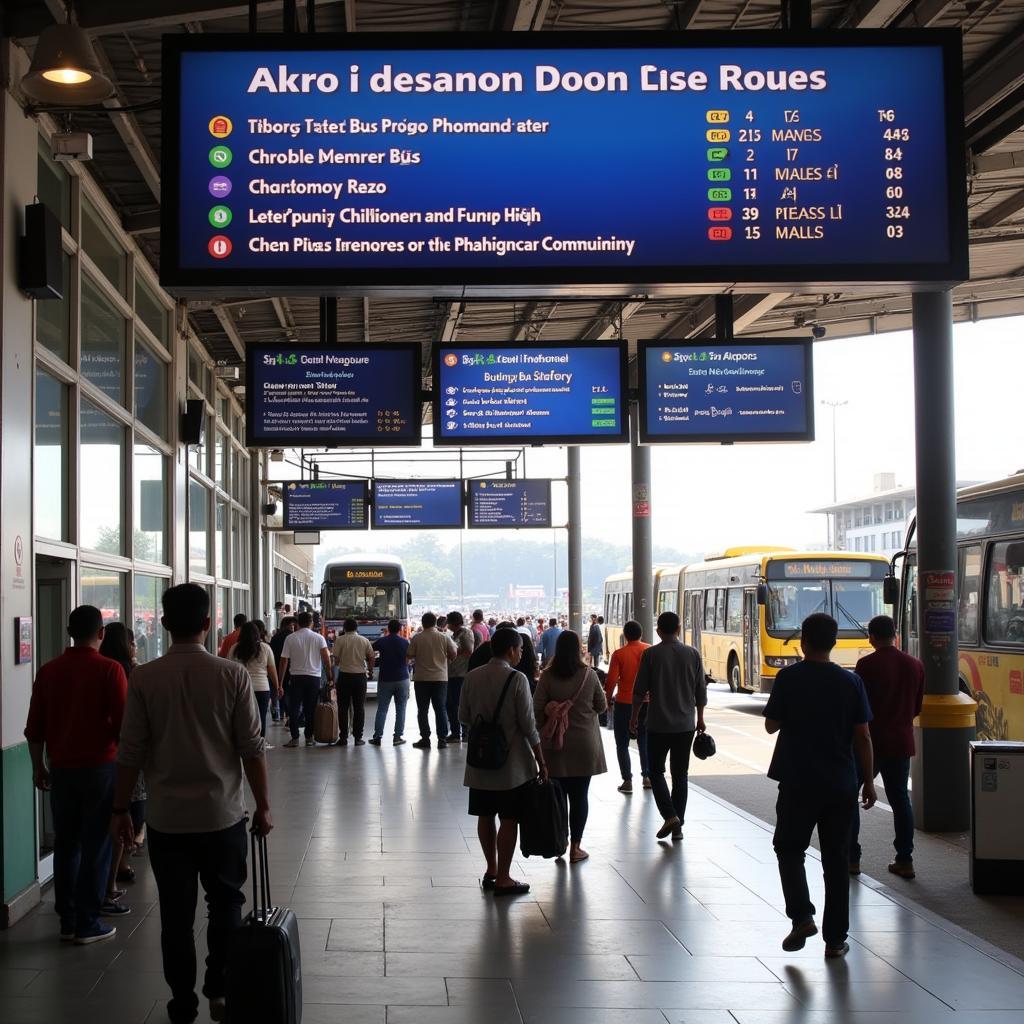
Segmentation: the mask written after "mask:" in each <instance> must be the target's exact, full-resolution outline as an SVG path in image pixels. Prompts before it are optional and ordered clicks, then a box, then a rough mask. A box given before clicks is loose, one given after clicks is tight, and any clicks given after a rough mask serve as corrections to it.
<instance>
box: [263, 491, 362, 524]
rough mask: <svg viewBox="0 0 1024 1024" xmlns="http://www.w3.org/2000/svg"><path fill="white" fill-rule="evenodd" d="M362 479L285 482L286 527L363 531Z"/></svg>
mask: <svg viewBox="0 0 1024 1024" xmlns="http://www.w3.org/2000/svg"><path fill="white" fill-rule="evenodd" d="M367 494H368V488H367V483H366V481H365V480H309V481H302V482H299V481H296V480H292V481H290V482H289V483H287V484H285V485H284V518H283V525H284V528H285V529H286V530H365V529H366V527H367V516H366V507H367V505H368V501H367Z"/></svg>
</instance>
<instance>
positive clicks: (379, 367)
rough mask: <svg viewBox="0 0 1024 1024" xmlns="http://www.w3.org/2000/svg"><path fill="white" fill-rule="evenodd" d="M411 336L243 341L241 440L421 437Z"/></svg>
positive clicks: (292, 442)
mask: <svg viewBox="0 0 1024 1024" xmlns="http://www.w3.org/2000/svg"><path fill="white" fill-rule="evenodd" d="M420 360H421V354H420V346H419V344H418V343H412V344H407V343H388V344H384V345H370V344H363V345H351V346H347V347H341V346H333V345H331V346H328V345H310V346H308V347H299V346H292V345H287V344H281V345H278V344H273V343H260V344H251V345H247V346H246V359H245V380H246V386H245V429H246V443H247V444H248V446H249V447H250V448H259V447H274V448H284V447H289V446H291V447H305V448H311V447H348V446H359V445H418V444H420V424H421V422H422V416H421V401H420V399H421V370H420Z"/></svg>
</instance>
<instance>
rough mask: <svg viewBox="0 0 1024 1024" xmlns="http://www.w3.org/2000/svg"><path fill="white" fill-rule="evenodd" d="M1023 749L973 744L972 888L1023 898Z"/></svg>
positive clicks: (1005, 744) (1006, 743)
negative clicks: (1021, 896)
mask: <svg viewBox="0 0 1024 1024" xmlns="http://www.w3.org/2000/svg"><path fill="white" fill-rule="evenodd" d="M1022 808H1024V743H1016V742H1009V741H1006V740H975V741H974V742H973V743H971V888H972V889H973V890H974V891H975V892H976V893H1004V894H1012V895H1024V815H1022V814H1021V810H1022Z"/></svg>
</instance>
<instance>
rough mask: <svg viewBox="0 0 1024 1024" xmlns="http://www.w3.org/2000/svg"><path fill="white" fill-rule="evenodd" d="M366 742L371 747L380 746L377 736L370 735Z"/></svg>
mask: <svg viewBox="0 0 1024 1024" xmlns="http://www.w3.org/2000/svg"><path fill="white" fill-rule="evenodd" d="M367 743H369V744H370V746H371V747H379V746H380V737H379V736H371V737H370V738H369V739H368V740H367Z"/></svg>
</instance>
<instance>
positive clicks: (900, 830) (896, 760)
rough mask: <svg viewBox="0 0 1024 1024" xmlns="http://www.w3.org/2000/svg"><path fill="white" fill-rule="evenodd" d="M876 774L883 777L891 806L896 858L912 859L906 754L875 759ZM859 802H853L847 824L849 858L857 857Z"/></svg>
mask: <svg viewBox="0 0 1024 1024" xmlns="http://www.w3.org/2000/svg"><path fill="white" fill-rule="evenodd" d="M875 775H881V776H882V785H883V786H884V787H885V802H886V803H887V804H888V805H889V806H890V807H891V808H892V823H893V826H894V827H895V829H896V839H895V840H894V842H893V844H892V845H893V846H894V847H895V848H896V859H897V860H898V861H910V860H913V859H914V806H913V804H912V803H911V802H910V793H908V792H907V782H908V780H909V779H910V758H909V757H881V758H876V759H875ZM859 839H860V802H859V801H856V800H855V801H854V803H853V820H852V822H851V825H850V860H851V861H854V862H856V861H859V860H860V854H861V849H860V842H859Z"/></svg>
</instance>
